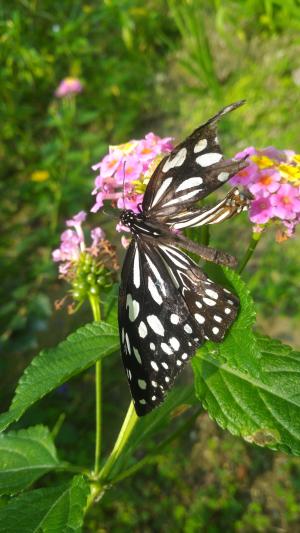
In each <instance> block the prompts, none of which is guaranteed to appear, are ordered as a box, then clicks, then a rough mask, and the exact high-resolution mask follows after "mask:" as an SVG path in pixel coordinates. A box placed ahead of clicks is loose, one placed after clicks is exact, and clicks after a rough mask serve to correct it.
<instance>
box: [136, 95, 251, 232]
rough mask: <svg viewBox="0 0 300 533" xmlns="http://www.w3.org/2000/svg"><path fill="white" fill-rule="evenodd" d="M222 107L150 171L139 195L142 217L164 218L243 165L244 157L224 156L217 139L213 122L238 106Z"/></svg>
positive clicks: (183, 207) (160, 220)
mask: <svg viewBox="0 0 300 533" xmlns="http://www.w3.org/2000/svg"><path fill="white" fill-rule="evenodd" d="M242 103H243V102H237V103H235V104H232V105H230V106H227V107H225V108H224V109H222V110H221V111H220V112H219V113H218V114H217V115H215V116H214V117H213V118H211V119H210V120H209V121H208V122H206V123H205V124H203V125H202V126H200V127H199V128H197V129H196V130H195V131H194V132H193V133H192V134H191V135H190V136H189V137H187V139H185V140H184V141H183V142H182V143H180V144H179V145H178V146H176V147H175V148H174V150H173V151H172V152H171V154H169V155H168V156H166V157H165V158H164V159H163V160H162V161H161V162H160V164H159V165H158V167H157V168H156V170H155V171H154V173H153V175H152V177H151V179H150V181H149V184H148V186H147V189H146V192H145V194H144V199H143V204H142V205H143V212H144V214H145V216H146V218H149V219H151V220H153V221H154V220H156V221H159V222H165V221H167V220H168V218H169V217H170V216H171V215H172V214H175V213H176V212H178V210H180V211H181V212H183V211H184V210H186V209H188V208H189V207H190V206H191V205H192V204H194V203H195V202H196V201H198V200H200V199H201V198H204V197H205V196H207V195H208V194H210V193H211V192H213V191H214V190H216V189H217V188H218V187H220V186H221V185H223V184H224V183H225V182H226V181H228V179H229V178H230V177H232V176H233V175H234V174H236V173H237V172H239V171H240V170H241V169H242V168H244V167H245V166H247V163H245V162H244V161H242V160H240V161H235V160H233V159H229V160H225V159H224V158H223V154H222V151H221V148H220V145H219V142H218V139H217V122H218V120H219V119H220V117H222V116H223V115H225V114H226V113H228V112H230V111H232V110H233V109H236V108H237V107H239V106H240V105H241V104H242Z"/></svg>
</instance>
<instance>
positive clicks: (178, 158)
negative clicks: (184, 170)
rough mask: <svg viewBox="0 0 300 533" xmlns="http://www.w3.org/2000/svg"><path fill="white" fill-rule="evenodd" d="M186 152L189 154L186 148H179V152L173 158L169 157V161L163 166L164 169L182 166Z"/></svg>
mask: <svg viewBox="0 0 300 533" xmlns="http://www.w3.org/2000/svg"><path fill="white" fill-rule="evenodd" d="M186 154H187V150H186V148H181V150H179V152H177V154H176V155H175V156H174V157H173V158H172V159H170V157H169V158H168V159H167V161H166V162H165V164H164V166H163V168H162V171H163V172H168V170H170V169H171V168H174V167H181V165H182V164H183V163H184V161H185V158H186Z"/></svg>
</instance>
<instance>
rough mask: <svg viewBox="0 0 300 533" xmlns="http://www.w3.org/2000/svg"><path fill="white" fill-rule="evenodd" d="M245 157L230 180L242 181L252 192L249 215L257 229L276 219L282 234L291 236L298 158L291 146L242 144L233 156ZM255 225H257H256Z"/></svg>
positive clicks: (299, 212) (298, 211) (298, 189)
mask: <svg viewBox="0 0 300 533" xmlns="http://www.w3.org/2000/svg"><path fill="white" fill-rule="evenodd" d="M245 157H247V161H248V162H249V165H248V167H246V168H245V169H243V170H241V171H240V172H239V173H238V174H236V175H235V176H234V177H233V178H231V180H230V183H231V184H232V185H243V186H244V187H246V188H247V189H248V190H249V191H250V192H251V193H252V195H253V197H254V198H253V201H252V202H251V207H250V212H249V217H250V220H251V222H253V223H254V224H256V226H255V227H254V230H255V231H261V230H262V228H263V226H260V225H264V224H266V223H268V222H269V221H272V220H277V221H280V222H281V223H282V224H283V226H284V234H285V237H286V238H288V237H291V236H292V235H293V233H294V231H295V228H296V226H297V224H298V223H299V222H300V158H299V156H298V155H295V153H294V152H293V151H291V150H276V148H273V147H268V148H264V149H262V150H256V149H255V148H253V147H249V148H246V149H245V150H243V151H242V152H240V153H238V154H236V156H235V158H236V159H242V158H245ZM257 225H258V226H257Z"/></svg>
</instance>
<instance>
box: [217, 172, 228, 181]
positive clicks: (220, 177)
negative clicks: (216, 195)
mask: <svg viewBox="0 0 300 533" xmlns="http://www.w3.org/2000/svg"><path fill="white" fill-rule="evenodd" d="M228 176H229V172H220V174H219V175H218V177H217V180H218V181H221V183H223V181H226V180H227V178H228Z"/></svg>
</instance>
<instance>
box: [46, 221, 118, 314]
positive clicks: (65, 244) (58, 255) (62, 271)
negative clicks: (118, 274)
mask: <svg viewBox="0 0 300 533" xmlns="http://www.w3.org/2000/svg"><path fill="white" fill-rule="evenodd" d="M85 219H86V213H85V212H84V211H80V212H79V213H77V215H75V216H74V217H73V218H71V219H70V220H67V221H66V225H67V226H68V229H67V230H65V231H63V233H62V234H61V242H60V247H59V248H57V249H56V250H54V251H53V252H52V259H53V261H54V262H55V263H59V277H60V278H63V279H65V280H66V281H68V283H70V285H71V289H70V291H69V294H71V296H72V299H73V300H74V302H76V306H74V304H73V303H72V305H70V306H69V308H68V309H69V312H70V313H74V312H75V311H76V310H77V309H78V307H79V306H80V305H81V304H82V303H83V302H84V300H85V299H91V298H96V297H98V295H99V290H102V289H103V290H104V289H105V288H107V287H109V286H110V285H111V280H112V276H113V271H114V270H118V268H119V266H118V262H117V258H116V251H115V248H114V247H113V246H112V245H111V243H110V242H109V241H107V240H106V239H105V234H104V232H103V230H102V229H101V228H100V227H97V228H93V229H92V230H91V232H90V237H89V241H90V242H88V241H86V238H85V235H84V232H83V228H82V223H83V222H84V221H85ZM71 228H72V229H71ZM66 298H67V297H65V298H63V299H62V300H61V301H58V302H56V304H55V305H56V308H57V309H59V308H60V307H61V306H62V304H63V303H64V302H65V300H66Z"/></svg>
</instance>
